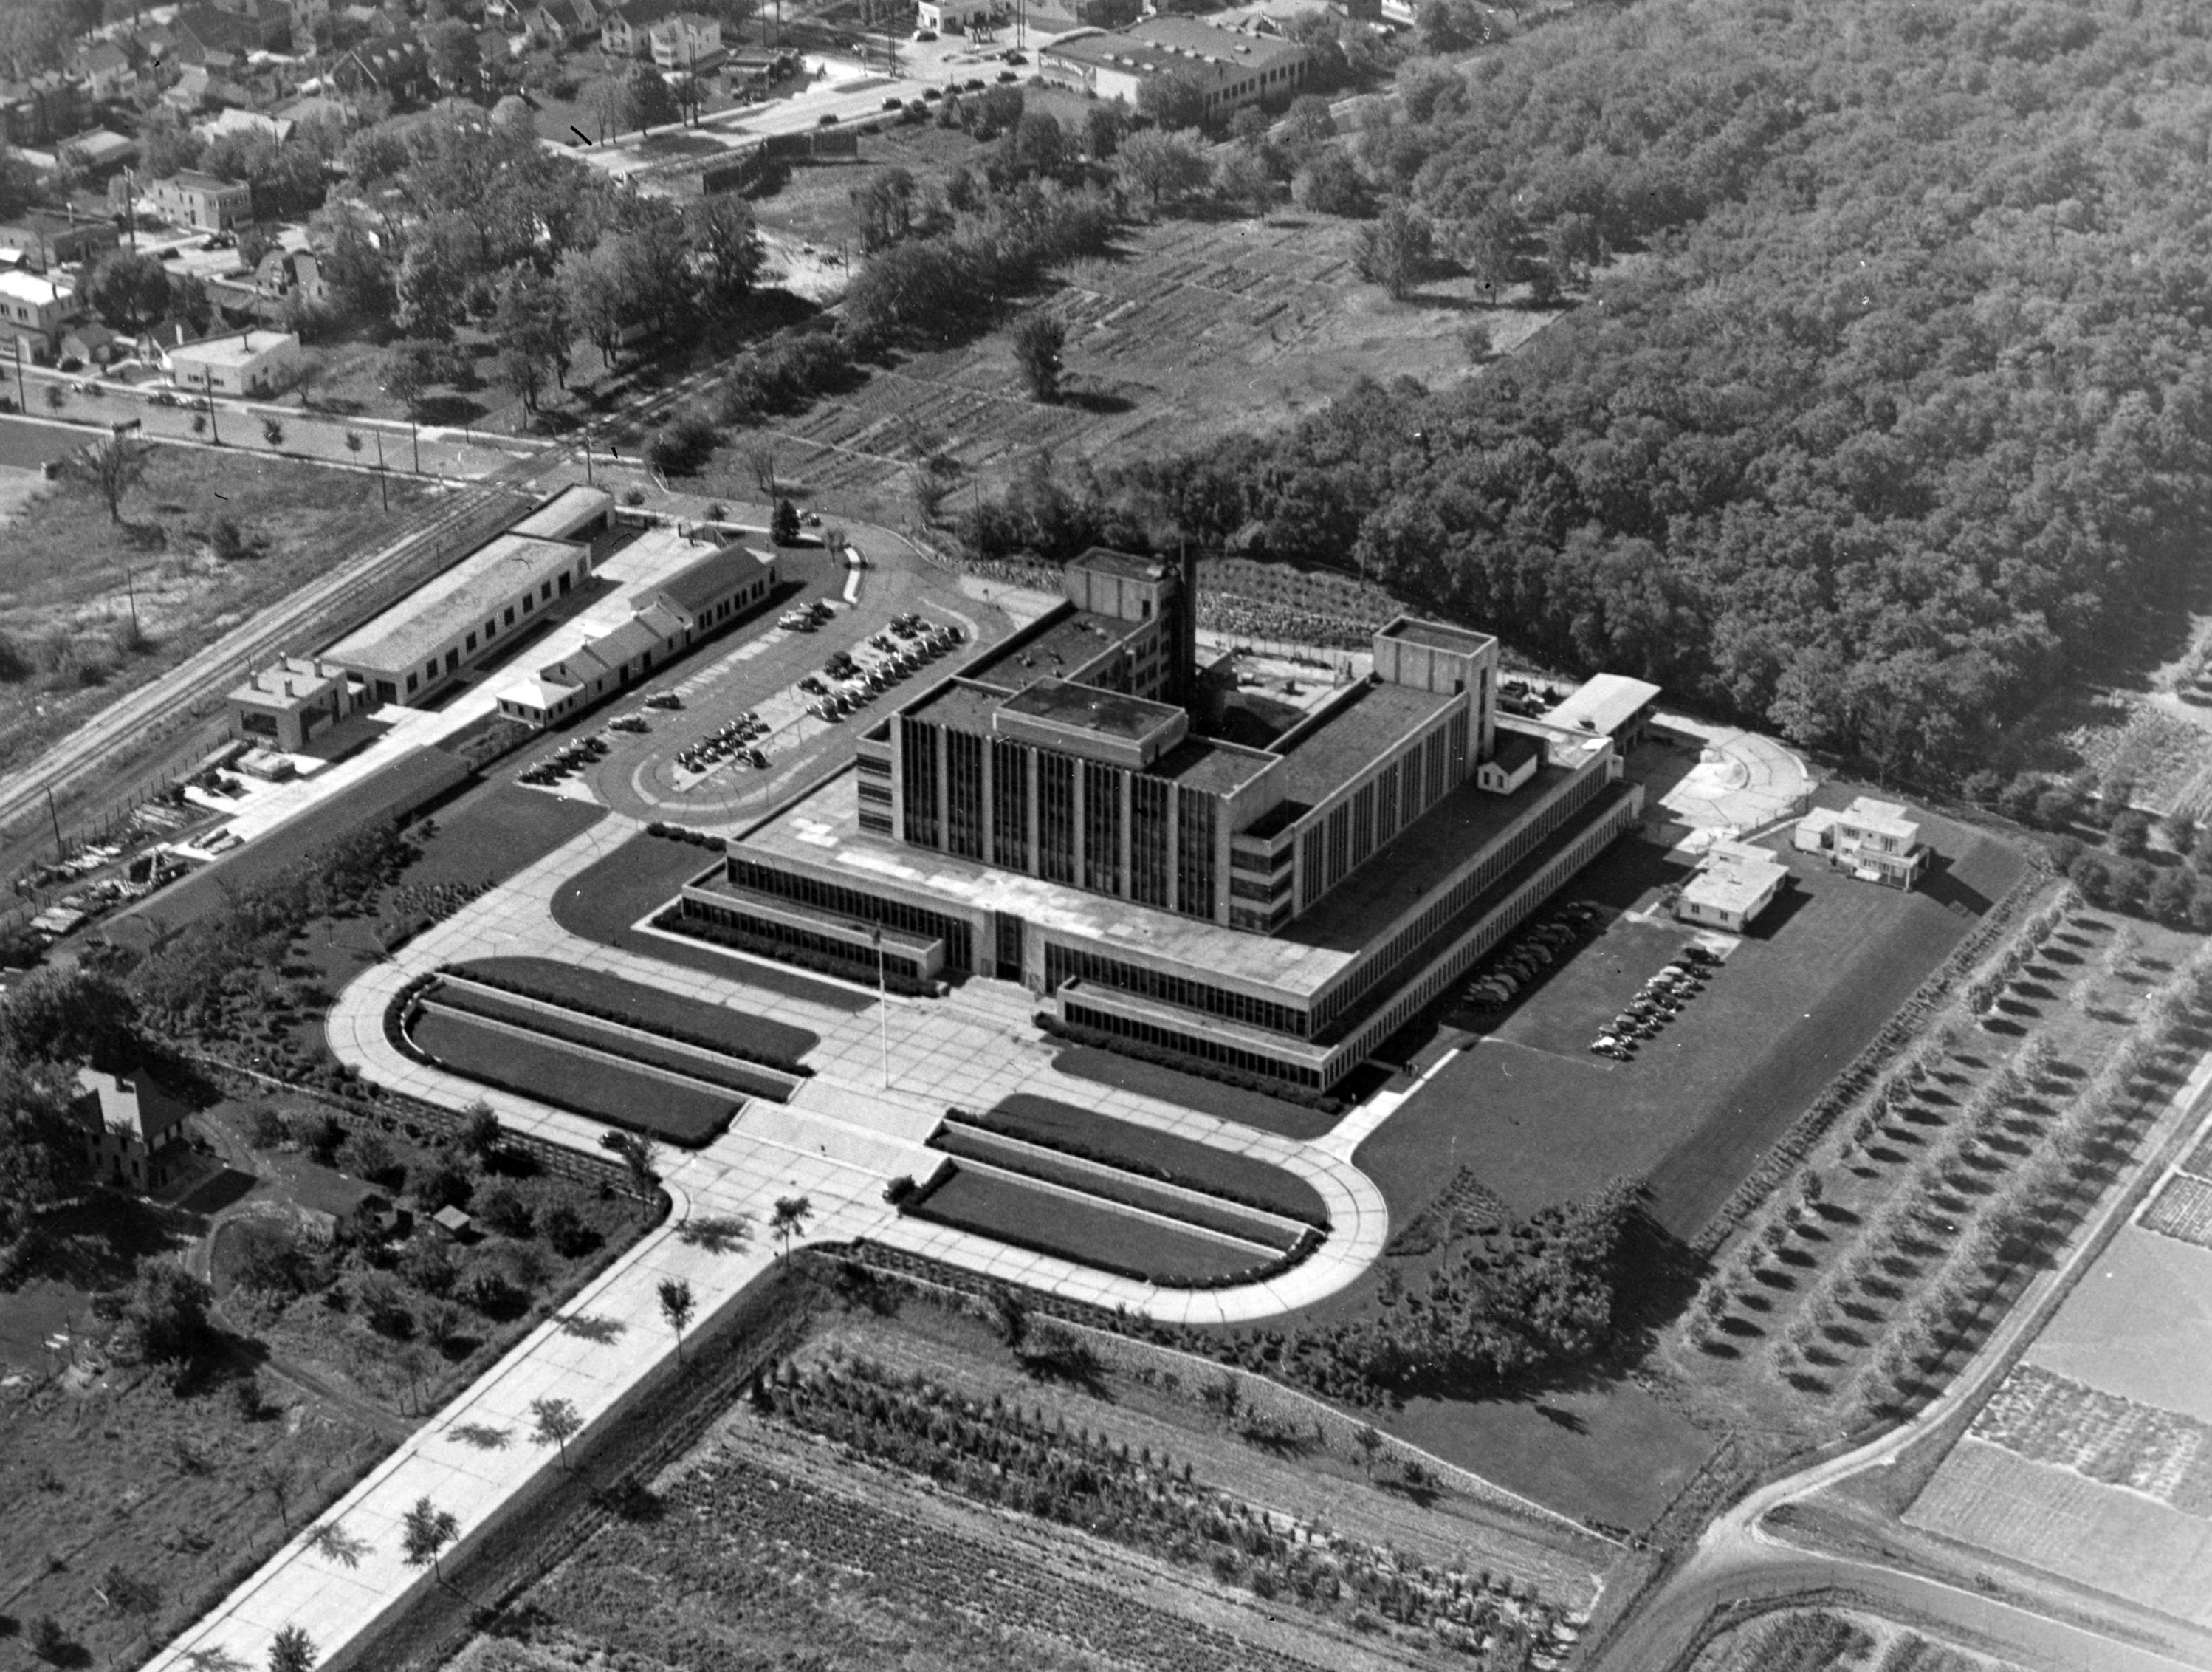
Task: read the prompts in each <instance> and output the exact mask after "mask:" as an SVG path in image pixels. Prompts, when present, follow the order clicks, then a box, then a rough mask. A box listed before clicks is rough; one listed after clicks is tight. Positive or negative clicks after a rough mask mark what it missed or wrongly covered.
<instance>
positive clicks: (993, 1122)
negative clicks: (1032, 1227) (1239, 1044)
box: [939, 1109, 1329, 1231]
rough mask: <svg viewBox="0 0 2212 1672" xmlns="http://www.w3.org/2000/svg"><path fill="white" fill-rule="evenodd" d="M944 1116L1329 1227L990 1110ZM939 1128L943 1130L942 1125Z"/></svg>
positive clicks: (1278, 1204)
mask: <svg viewBox="0 0 2212 1672" xmlns="http://www.w3.org/2000/svg"><path fill="white" fill-rule="evenodd" d="M945 1122H946V1124H948V1125H951V1126H954V1127H973V1128H975V1129H976V1130H977V1131H978V1132H988V1133H994V1134H997V1135H998V1136H999V1137H1001V1138H1012V1139H1015V1140H1018V1141H1019V1142H1021V1143H1024V1144H1030V1145H1034V1146H1036V1148H1038V1149H1041V1150H1050V1151H1053V1152H1054V1153H1056V1154H1060V1155H1070V1156H1073V1157H1074V1158H1076V1159H1077V1160H1079V1161H1089V1162H1093V1163H1095V1164H1097V1165H1099V1166H1102V1167H1111V1168H1113V1169H1115V1170H1116V1171H1118V1172H1124V1173H1133V1174H1135V1175H1136V1176H1138V1177H1139V1178H1152V1179H1158V1181H1159V1182H1160V1183H1163V1184H1173V1185H1176V1186H1177V1187H1179V1188H1180V1189H1185V1190H1194V1191H1196V1192H1197V1193H1198V1194H1199V1195H1202V1196H1212V1197H1215V1198H1217V1199H1218V1200H1219V1201H1228V1202H1234V1203H1236V1204H1237V1207H1250V1208H1254V1209H1256V1210H1257V1211H1258V1212H1260V1213H1273V1214H1276V1215H1279V1217H1281V1218H1283V1219H1296V1220H1297V1221H1298V1222H1299V1223H1300V1224H1302V1225H1311V1226H1312V1227H1313V1228H1314V1229H1315V1230H1316V1231H1327V1230H1328V1227H1329V1220H1328V1213H1326V1212H1325V1211H1324V1212H1322V1213H1314V1212H1313V1211H1312V1210H1310V1209H1303V1210H1302V1209H1300V1208H1298V1207H1294V1206H1292V1205H1291V1204H1289V1203H1287V1202H1282V1201H1261V1199H1260V1198H1259V1197H1257V1196H1255V1195H1248V1194H1247V1193H1245V1192H1244V1191H1242V1190H1232V1189H1229V1188H1228V1187H1227V1186H1225V1185H1222V1184H1217V1183H1214V1182H1213V1181H1212V1179H1197V1178H1190V1177H1186V1176H1183V1175H1182V1174H1180V1173H1178V1172H1176V1170H1175V1169H1174V1168H1172V1167H1165V1166H1162V1165H1160V1164H1158V1163H1157V1162H1151V1161H1141V1160H1139V1159H1138V1158H1136V1157H1134V1156H1132V1155H1127V1154H1123V1153H1110V1152H1107V1151H1105V1150H1101V1149H1096V1148H1094V1147H1092V1146H1091V1145H1089V1144H1079V1143H1075V1142H1073V1141H1071V1140H1067V1139H1065V1138H1061V1137H1059V1136H1058V1135H1056V1134H1042V1133H1039V1132H1038V1131H1036V1129H1035V1128H1032V1127H1028V1126H1024V1124H1023V1123H1022V1122H1019V1121H1012V1120H1007V1119H1006V1118H1005V1117H1003V1116H996V1115H994V1114H993V1113H991V1112H990V1111H988V1110H986V1111H985V1112H984V1113H982V1114H981V1115H977V1114H971V1113H970V1112H969V1110H964V1109H948V1110H945ZM939 1129H940V1130H942V1128H939Z"/></svg>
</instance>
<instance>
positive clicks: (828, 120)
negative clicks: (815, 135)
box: [814, 110, 837, 128]
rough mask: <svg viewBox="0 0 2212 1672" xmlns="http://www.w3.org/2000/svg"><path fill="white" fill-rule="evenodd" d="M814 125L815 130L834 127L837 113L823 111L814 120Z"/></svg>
mask: <svg viewBox="0 0 2212 1672" xmlns="http://www.w3.org/2000/svg"><path fill="white" fill-rule="evenodd" d="M814 125H815V126H816V127H817V128H834V127H836V125H837V112H836V111H834V110H825V111H823V112H822V114H821V115H819V116H817V117H816V118H815V119H814Z"/></svg>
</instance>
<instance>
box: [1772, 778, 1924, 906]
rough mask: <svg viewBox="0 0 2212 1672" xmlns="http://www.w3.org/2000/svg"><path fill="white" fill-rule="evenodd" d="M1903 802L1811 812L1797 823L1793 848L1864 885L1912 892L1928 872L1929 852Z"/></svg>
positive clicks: (1866, 800)
mask: <svg viewBox="0 0 2212 1672" xmlns="http://www.w3.org/2000/svg"><path fill="white" fill-rule="evenodd" d="M1909 812H1911V809H1910V808H1909V807H1907V806H1905V804H1904V803H1903V802H1901V801H1882V800H1876V799H1875V797H1873V796H1871V795H1862V796H1859V797H1857V799H1855V800H1853V801H1852V802H1851V804H1850V806H1848V807H1845V808H1844V809H1843V810H1842V811H1841V812H1838V811H1836V810H1835V809H1833V808H1829V807H1815V808H1814V810H1813V811H1812V812H1808V813H1807V814H1806V815H1805V817H1804V818H1801V819H1799V820H1798V821H1797V830H1796V836H1794V838H1793V839H1792V840H1793V845H1794V846H1795V847H1796V848H1797V850H1798V852H1800V853H1803V854H1826V855H1827V856H1828V863H1829V864H1830V865H1832V866H1836V867H1837V868H1838V869H1840V870H1845V871H1849V872H1850V873H1851V874H1852V875H1853V876H1855V877H1857V878H1858V879H1859V880H1860V881H1862V882H1869V883H1881V884H1884V885H1887V886H1889V887H1892V888H1911V886H1912V885H1913V884H1914V883H1915V882H1916V881H1917V880H1918V879H1919V876H1920V873H1921V872H1923V871H1925V870H1926V869H1927V868H1928V860H1929V848H1928V845H1927V843H1925V842H1922V841H1921V839H1920V825H1919V824H1918V823H1917V821H1916V820H1914V819H1911V818H1907V817H1906V814H1907V813H1909Z"/></svg>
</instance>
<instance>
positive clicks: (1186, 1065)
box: [1036, 1011, 1344, 1115]
mask: <svg viewBox="0 0 2212 1672" xmlns="http://www.w3.org/2000/svg"><path fill="white" fill-rule="evenodd" d="M1036 1024H1037V1026H1038V1027H1039V1028H1040V1029H1041V1030H1042V1031H1044V1032H1046V1033H1048V1034H1050V1035H1051V1036H1052V1037H1054V1039H1064V1040H1066V1042H1067V1043H1069V1044H1071V1045H1089V1046H1091V1047H1093V1048H1095V1049H1098V1050H1102V1051H1114V1052H1116V1053H1118V1054H1119V1055H1122V1056H1133V1057H1134V1058H1136V1059H1137V1061H1139V1062H1149V1063H1152V1064H1153V1065H1154V1066H1155V1067H1161V1068H1173V1069H1175V1070H1176V1071H1177V1072H1178V1073H1186V1074H1194V1075H1195V1076H1197V1077H1198V1078H1199V1079H1211V1080H1218V1081H1219V1082H1220V1083H1221V1084H1222V1085H1233V1086H1235V1087H1237V1090H1238V1091H1257V1092H1260V1093H1261V1095H1263V1096H1266V1097H1279V1098H1280V1099H1281V1100H1282V1101H1283V1102H1285V1103H1294V1104H1298V1105H1299V1106H1300V1107H1302V1108H1305V1109H1313V1110H1320V1111H1321V1113H1322V1114H1324V1115H1341V1114H1343V1113H1344V1099H1342V1098H1341V1097H1331V1096H1329V1095H1328V1093H1327V1092H1326V1091H1312V1090H1310V1088H1308V1087H1306V1086H1303V1085H1291V1084H1290V1083H1289V1082H1288V1081H1286V1080H1279V1079H1268V1078H1267V1076H1265V1075H1264V1074H1248V1073H1245V1072H1244V1071H1243V1069H1241V1068H1231V1067H1226V1066H1225V1065H1224V1064H1222V1063H1218V1062H1212V1061H1207V1060H1206V1058H1205V1057H1202V1056H1192V1055H1188V1054H1186V1053H1185V1052H1182V1051H1171V1050H1169V1049H1166V1048H1165V1047H1164V1046H1161V1045H1154V1044H1150V1043H1146V1042H1143V1041H1140V1040H1135V1039H1124V1038H1122V1037H1121V1035H1120V1034H1118V1033H1108V1032H1106V1031H1104V1030H1103V1029H1102V1028H1086V1027H1084V1026H1083V1025H1081V1024H1079V1023H1075V1022H1068V1021H1063V1020H1062V1019H1061V1018H1059V1017H1057V1016H1054V1015H1052V1014H1051V1013H1050V1012H1044V1011H1040V1012H1038V1013H1037V1017H1036Z"/></svg>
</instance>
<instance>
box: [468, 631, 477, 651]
mask: <svg viewBox="0 0 2212 1672" xmlns="http://www.w3.org/2000/svg"><path fill="white" fill-rule="evenodd" d="M468 648H469V649H470V650H471V651H474V650H475V649H476V648H477V635H475V634H473V633H471V634H470V635H469V638H468Z"/></svg>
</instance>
